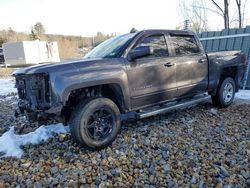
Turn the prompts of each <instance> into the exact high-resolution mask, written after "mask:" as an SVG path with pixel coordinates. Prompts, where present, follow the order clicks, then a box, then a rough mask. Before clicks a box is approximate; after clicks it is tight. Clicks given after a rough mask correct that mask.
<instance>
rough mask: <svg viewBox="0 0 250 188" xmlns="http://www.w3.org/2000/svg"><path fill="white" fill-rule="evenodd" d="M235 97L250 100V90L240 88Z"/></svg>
mask: <svg viewBox="0 0 250 188" xmlns="http://www.w3.org/2000/svg"><path fill="white" fill-rule="evenodd" d="M235 98H237V99H243V100H250V90H240V91H239V92H238V93H236V94H235Z"/></svg>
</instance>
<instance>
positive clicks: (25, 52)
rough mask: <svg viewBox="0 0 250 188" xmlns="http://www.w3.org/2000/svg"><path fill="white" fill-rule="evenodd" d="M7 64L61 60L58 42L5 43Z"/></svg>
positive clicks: (4, 50) (4, 52)
mask: <svg viewBox="0 0 250 188" xmlns="http://www.w3.org/2000/svg"><path fill="white" fill-rule="evenodd" d="M3 54H4V59H5V64H6V65H29V64H39V63H45V62H59V61H60V57H59V51H58V45H57V42H45V41H38V40H36V41H22V42H8V43H4V44H3Z"/></svg>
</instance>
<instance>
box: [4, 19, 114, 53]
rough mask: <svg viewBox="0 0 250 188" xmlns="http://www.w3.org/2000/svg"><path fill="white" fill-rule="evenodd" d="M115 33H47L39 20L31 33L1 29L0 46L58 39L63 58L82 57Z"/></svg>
mask: <svg viewBox="0 0 250 188" xmlns="http://www.w3.org/2000/svg"><path fill="white" fill-rule="evenodd" d="M114 35H115V34H109V35H105V34H103V33H102V32H97V33H96V34H95V35H94V36H93V37H82V36H65V35H52V34H46V29H45V26H44V25H43V24H42V23H41V22H37V23H36V24H34V26H32V27H31V30H30V34H28V33H24V32H16V31H14V30H13V29H12V28H8V29H3V30H0V47H1V46H2V44H3V43H6V42H17V41H29V40H42V41H48V42H51V41H57V43H58V48H59V53H60V57H61V58H76V57H79V58H80V57H82V56H83V55H84V54H85V53H86V52H87V51H89V50H90V49H91V48H93V47H95V46H97V45H98V44H100V43H101V42H102V41H104V40H106V39H108V38H110V37H113V36H114Z"/></svg>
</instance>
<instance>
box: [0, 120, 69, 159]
mask: <svg viewBox="0 0 250 188" xmlns="http://www.w3.org/2000/svg"><path fill="white" fill-rule="evenodd" d="M68 131H69V130H68V127H65V126H63V125H62V124H61V123H59V124H54V125H48V126H41V127H39V128H38V129H36V130H35V131H34V132H30V133H28V134H24V135H17V134H15V132H14V127H11V128H10V130H9V131H7V132H5V133H4V134H3V135H2V136H1V137H0V153H3V156H1V157H0V158H3V157H17V158H21V157H22V154H23V150H22V149H21V146H24V145H26V144H28V143H30V144H36V145H37V144H40V143H42V142H45V141H47V140H48V139H49V138H51V137H53V133H57V134H64V133H67V132H68Z"/></svg>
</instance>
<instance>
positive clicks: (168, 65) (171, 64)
mask: <svg viewBox="0 0 250 188" xmlns="http://www.w3.org/2000/svg"><path fill="white" fill-rule="evenodd" d="M164 66H165V67H172V66H174V64H173V63H170V62H168V63H165V64H164Z"/></svg>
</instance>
